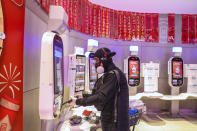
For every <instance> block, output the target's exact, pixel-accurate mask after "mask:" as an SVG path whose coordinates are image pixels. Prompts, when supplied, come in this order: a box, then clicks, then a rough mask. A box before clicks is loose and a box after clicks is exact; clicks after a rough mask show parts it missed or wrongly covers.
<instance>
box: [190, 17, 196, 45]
mask: <svg viewBox="0 0 197 131" xmlns="http://www.w3.org/2000/svg"><path fill="white" fill-rule="evenodd" d="M194 42H195V16H194V15H190V16H189V43H194Z"/></svg>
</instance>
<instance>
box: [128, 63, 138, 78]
mask: <svg viewBox="0 0 197 131" xmlns="http://www.w3.org/2000/svg"><path fill="white" fill-rule="evenodd" d="M138 77H139V61H132V60H130V61H129V78H138Z"/></svg>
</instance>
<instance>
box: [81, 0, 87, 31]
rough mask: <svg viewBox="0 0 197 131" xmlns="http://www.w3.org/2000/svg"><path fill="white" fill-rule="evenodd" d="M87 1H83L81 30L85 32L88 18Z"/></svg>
mask: <svg viewBox="0 0 197 131" xmlns="http://www.w3.org/2000/svg"><path fill="white" fill-rule="evenodd" d="M85 15H86V3H85V1H84V0H82V3H81V32H83V33H85V18H86V16H85Z"/></svg>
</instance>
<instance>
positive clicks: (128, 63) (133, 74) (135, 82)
mask: <svg viewBox="0 0 197 131" xmlns="http://www.w3.org/2000/svg"><path fill="white" fill-rule="evenodd" d="M129 50H130V52H131V55H130V56H129V57H127V58H126V59H125V60H124V73H125V75H126V77H127V80H128V85H129V87H130V88H129V91H130V94H131V95H136V94H137V87H138V86H139V85H140V59H139V57H138V56H137V55H138V46H130V48H129Z"/></svg>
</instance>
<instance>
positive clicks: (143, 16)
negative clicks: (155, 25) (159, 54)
mask: <svg viewBox="0 0 197 131" xmlns="http://www.w3.org/2000/svg"><path fill="white" fill-rule="evenodd" d="M144 19H145V14H144V13H141V14H140V41H145V25H144Z"/></svg>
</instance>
